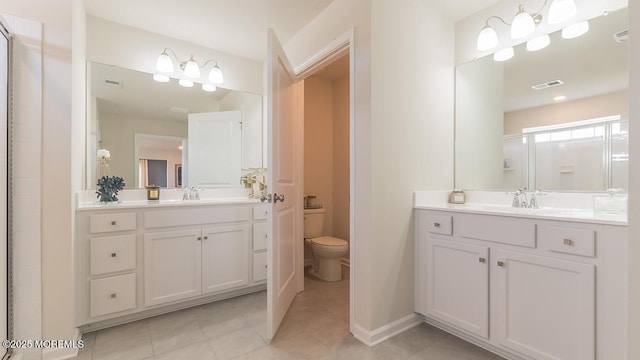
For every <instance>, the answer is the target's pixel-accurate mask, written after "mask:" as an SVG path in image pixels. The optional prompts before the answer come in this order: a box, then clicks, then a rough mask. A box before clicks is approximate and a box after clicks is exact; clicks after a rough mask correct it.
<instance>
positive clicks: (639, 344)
mask: <svg viewBox="0 0 640 360" xmlns="http://www.w3.org/2000/svg"><path fill="white" fill-rule="evenodd" d="M629 33H630V36H629V54H630V58H629V69H630V71H629V76H630V87H629V98H630V99H638V98H640V71H638V69H639V68H640V4H639V3H638V2H637V1H635V2H634V1H629ZM638 114H640V102H638V101H631V102H630V104H629V118H630V121H629V134H630V138H629V139H630V141H629V179H636V181H629V215H628V219H629V256H628V262H629V304H631V306H630V307H629V359H640V341H638V339H640V306H638V304H640V241H638V240H640V182H638V181H637V179H640V141H637V140H635V139H636V137H640V135H639V134H640V123H639V122H638V118H637V117H638ZM632 139H633V140H632Z"/></svg>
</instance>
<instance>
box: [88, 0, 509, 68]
mask: <svg viewBox="0 0 640 360" xmlns="http://www.w3.org/2000/svg"><path fill="white" fill-rule="evenodd" d="M423 1H424V0H423ZM430 1H431V3H432V4H433V5H434V6H436V7H438V8H440V9H442V10H443V11H445V12H446V13H448V14H450V16H451V17H452V18H453V19H454V20H456V21H457V20H460V19H462V18H465V17H467V16H469V15H471V14H473V13H475V12H476V11H478V10H481V9H483V8H485V7H487V6H489V5H492V4H494V3H496V2H497V1H496V0H455V1H452V0H430ZM332 2H333V0H188V1H157V0H135V1H131V0H109V1H105V0H85V8H86V12H87V14H89V15H92V16H95V17H99V18H103V19H106V20H109V21H113V22H116V23H121V24H125V25H128V26H132V27H135V28H139V29H142V30H146V31H150V32H154V33H159V34H163V35H166V36H169V37H173V38H176V39H180V40H185V41H188V42H191V43H194V44H198V45H201V46H205V47H208V48H211V49H215V50H218V51H222V52H226V53H229V54H233V55H237V56H241V57H245V58H249V59H254V60H257V61H262V60H263V58H264V54H265V53H266V38H267V36H266V29H268V28H273V29H274V31H275V32H276V34H277V35H278V37H279V39H280V41H281V42H282V43H286V42H287V41H288V40H289V39H291V38H292V37H293V36H294V35H295V34H296V33H297V32H298V31H300V29H302V28H303V27H304V26H305V25H306V24H307V23H308V22H309V21H311V20H312V19H313V18H315V17H316V16H317V15H318V14H320V13H321V12H322V11H323V10H324V9H325V8H326V7H327V6H329V5H330V4H331V3H332Z"/></svg>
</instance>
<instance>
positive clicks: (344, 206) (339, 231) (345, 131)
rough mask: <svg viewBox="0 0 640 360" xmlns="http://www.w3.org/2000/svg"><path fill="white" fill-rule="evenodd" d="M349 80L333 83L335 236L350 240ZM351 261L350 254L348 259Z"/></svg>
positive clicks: (344, 78) (345, 77)
mask: <svg viewBox="0 0 640 360" xmlns="http://www.w3.org/2000/svg"><path fill="white" fill-rule="evenodd" d="M349 136H350V133H349V76H348V75H346V76H344V77H343V78H341V79H336V80H334V81H333V236H335V237H337V238H340V239H345V240H347V241H348V240H349V223H350V222H349V220H350V219H349V216H350V214H349V170H350V168H349V152H350V149H349V145H350V144H349ZM345 256H346V257H347V258H349V253H347V255H345Z"/></svg>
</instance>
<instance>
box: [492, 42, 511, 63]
mask: <svg viewBox="0 0 640 360" xmlns="http://www.w3.org/2000/svg"><path fill="white" fill-rule="evenodd" d="M512 57H513V47H511V46H509V47H508V48H504V49H502V50H498V51H496V52H495V53H493V60H495V61H507V60H509V59H511V58H512Z"/></svg>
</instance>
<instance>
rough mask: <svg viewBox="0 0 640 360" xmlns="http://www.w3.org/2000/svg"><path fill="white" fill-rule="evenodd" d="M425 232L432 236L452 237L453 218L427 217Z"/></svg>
mask: <svg viewBox="0 0 640 360" xmlns="http://www.w3.org/2000/svg"><path fill="white" fill-rule="evenodd" d="M427 231H429V232H430V233H434V234H443V235H452V234H453V217H451V216H450V215H435V214H429V215H427Z"/></svg>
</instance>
